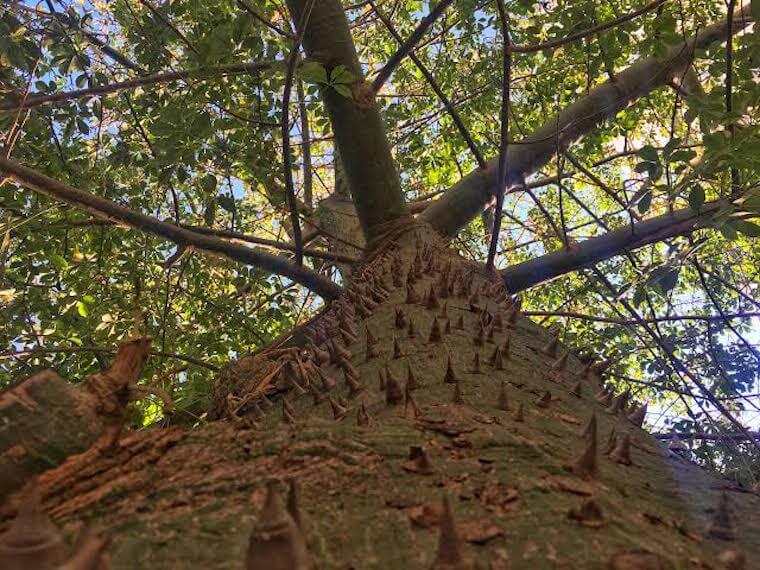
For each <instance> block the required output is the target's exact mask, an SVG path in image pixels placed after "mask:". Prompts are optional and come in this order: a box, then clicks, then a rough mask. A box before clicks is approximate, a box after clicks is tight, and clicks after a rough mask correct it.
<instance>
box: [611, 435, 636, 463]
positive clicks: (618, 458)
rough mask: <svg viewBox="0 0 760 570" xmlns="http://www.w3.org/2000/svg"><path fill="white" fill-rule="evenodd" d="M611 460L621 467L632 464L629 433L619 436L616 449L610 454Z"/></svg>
mask: <svg viewBox="0 0 760 570" xmlns="http://www.w3.org/2000/svg"><path fill="white" fill-rule="evenodd" d="M610 460H612V461H614V462H615V463H620V464H621V465H630V464H631V436H630V435H629V434H628V433H621V434H620V435H618V436H617V443H616V444H615V449H613V450H612V451H611V452H610Z"/></svg>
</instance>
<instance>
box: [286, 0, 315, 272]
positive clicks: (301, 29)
mask: <svg viewBox="0 0 760 570" xmlns="http://www.w3.org/2000/svg"><path fill="white" fill-rule="evenodd" d="M315 2H316V0H311V2H310V3H309V4H308V5H307V6H306V8H305V10H304V12H303V14H302V15H301V22H299V25H298V26H296V29H297V30H298V33H297V34H296V38H295V40H293V47H292V48H291V50H290V54H289V55H288V60H287V64H286V68H287V71H286V72H285V86H284V87H283V89H282V121H281V122H280V134H281V136H282V170H283V174H284V176H285V198H286V199H287V202H288V210H290V223H291V225H292V226H293V243H294V244H295V256H296V259H295V263H296V265H298V266H301V265H303V239H302V237H301V221H300V219H299V218H298V202H297V201H296V191H295V185H294V184H293V161H292V159H291V156H290V92H291V90H292V89H293V75H294V74H295V71H296V62H297V61H298V51H299V50H300V49H301V42H303V36H304V33H305V32H306V27H307V26H308V25H309V17H310V16H311V11H312V9H313V8H314V3H315Z"/></svg>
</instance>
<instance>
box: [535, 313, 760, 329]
mask: <svg viewBox="0 0 760 570" xmlns="http://www.w3.org/2000/svg"><path fill="white" fill-rule="evenodd" d="M523 314H524V315H525V316H527V317H558V318H568V319H580V320H584V321H594V322H598V323H610V324H613V325H621V326H626V327H628V326H635V325H638V324H641V323H665V322H675V321H706V322H712V321H723V320H725V319H752V318H756V317H760V313H759V312H755V313H725V314H723V315H673V316H669V317H654V318H649V319H643V318H642V319H641V320H633V319H616V318H614V317H601V316H598V315H586V314H583V313H575V312H572V311H523Z"/></svg>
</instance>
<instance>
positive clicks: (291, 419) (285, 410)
mask: <svg viewBox="0 0 760 570" xmlns="http://www.w3.org/2000/svg"><path fill="white" fill-rule="evenodd" d="M282 419H283V420H285V423H286V424H291V425H292V424H294V423H296V417H295V415H294V414H293V406H291V405H290V402H288V400H287V399H286V398H283V399H282Z"/></svg>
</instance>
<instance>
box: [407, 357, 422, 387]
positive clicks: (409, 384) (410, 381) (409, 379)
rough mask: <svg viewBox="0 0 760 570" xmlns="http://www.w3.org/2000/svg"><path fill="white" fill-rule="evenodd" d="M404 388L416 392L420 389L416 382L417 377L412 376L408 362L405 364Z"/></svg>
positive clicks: (412, 372)
mask: <svg viewBox="0 0 760 570" xmlns="http://www.w3.org/2000/svg"><path fill="white" fill-rule="evenodd" d="M406 386H407V388H408V389H409V390H416V389H417V388H419V387H420V384H419V382H418V381H417V376H416V375H415V374H414V371H413V370H412V366H411V364H409V363H408V362H407V363H406Z"/></svg>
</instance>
